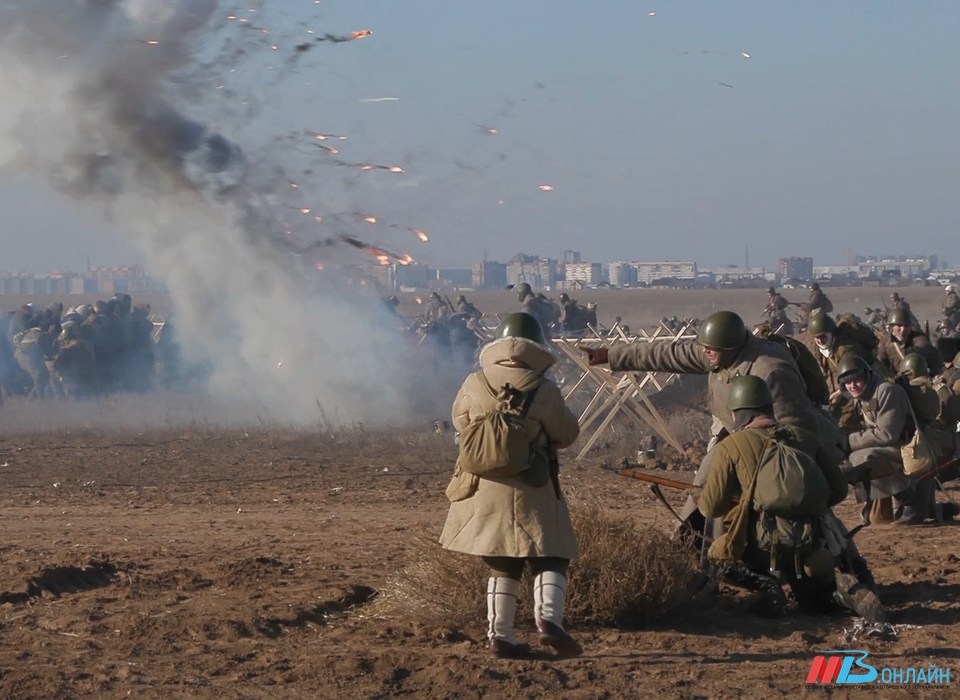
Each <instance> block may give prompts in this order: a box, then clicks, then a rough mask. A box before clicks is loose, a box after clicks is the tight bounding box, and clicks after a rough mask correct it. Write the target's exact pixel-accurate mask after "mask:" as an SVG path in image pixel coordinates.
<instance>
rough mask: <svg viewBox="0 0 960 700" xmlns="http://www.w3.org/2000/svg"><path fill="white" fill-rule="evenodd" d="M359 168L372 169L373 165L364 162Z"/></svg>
mask: <svg viewBox="0 0 960 700" xmlns="http://www.w3.org/2000/svg"><path fill="white" fill-rule="evenodd" d="M360 169H361V170H373V166H372V165H370V164H369V163H364V164H363V165H361V166H360Z"/></svg>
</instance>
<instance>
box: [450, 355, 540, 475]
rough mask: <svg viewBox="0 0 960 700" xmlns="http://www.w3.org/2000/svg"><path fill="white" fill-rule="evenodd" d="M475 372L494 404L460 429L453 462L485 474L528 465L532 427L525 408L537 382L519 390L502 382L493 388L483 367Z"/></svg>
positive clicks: (519, 469)
mask: <svg viewBox="0 0 960 700" xmlns="http://www.w3.org/2000/svg"><path fill="white" fill-rule="evenodd" d="M477 374H478V375H479V377H480V381H482V382H483V384H484V385H485V386H486V388H487V391H489V392H490V395H491V396H493V397H494V398H496V400H497V405H496V407H495V408H493V409H492V410H490V411H488V412H487V413H484V414H483V415H480V416H477V417H476V418H474V419H473V420H471V421H470V422H469V423H468V424H467V426H466V427H465V428H464V429H463V430H462V431H460V437H459V445H460V455H459V458H458V460H457V464H458V465H459V466H460V468H461V469H463V471H465V472H469V473H470V474H474V475H476V476H481V477H485V478H502V477H509V476H516V475H518V474H520V473H521V472H523V471H525V470H526V469H527V468H528V467H529V466H530V449H531V443H532V442H533V440H534V437H535V436H536V428H535V427H534V426H532V425H531V424H530V421H529V420H528V419H527V412H528V411H529V410H530V404H532V403H533V398H534V396H535V395H536V393H537V390H538V389H539V388H540V385H539V384H537V385H536V386H534V387H533V388H532V389H529V390H528V391H526V392H522V391H520V390H518V389H516V388H515V387H513V386H511V385H510V384H505V385H504V386H503V387H502V388H501V389H500V390H499V391H497V390H495V389H494V388H493V386H491V384H490V382H489V381H488V380H487V377H486V375H485V374H484V373H483V371H480V372H478V373H477Z"/></svg>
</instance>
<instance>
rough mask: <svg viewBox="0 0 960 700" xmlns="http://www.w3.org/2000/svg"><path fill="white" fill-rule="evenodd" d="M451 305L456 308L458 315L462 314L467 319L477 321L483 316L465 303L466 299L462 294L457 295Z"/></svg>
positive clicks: (469, 303) (471, 305)
mask: <svg viewBox="0 0 960 700" xmlns="http://www.w3.org/2000/svg"><path fill="white" fill-rule="evenodd" d="M453 305H454V307H456V310H457V313H458V314H463V315H464V316H466V317H467V318H468V319H473V320H474V321H479V320H480V318H481V317H482V316H483V314H481V313H480V310H479V309H478V308H477V307H476V306H474V305H473V303H471V302H469V301H467V298H466V297H465V296H463V294H458V295H457V298H456V299H454V300H453Z"/></svg>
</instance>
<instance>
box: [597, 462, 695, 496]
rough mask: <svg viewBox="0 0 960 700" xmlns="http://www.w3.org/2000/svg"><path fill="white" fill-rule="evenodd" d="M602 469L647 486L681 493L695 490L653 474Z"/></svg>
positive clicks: (635, 470)
mask: <svg viewBox="0 0 960 700" xmlns="http://www.w3.org/2000/svg"><path fill="white" fill-rule="evenodd" d="M604 469H606V470H608V471H612V472H616V473H617V474H618V475H619V476H626V477H629V478H631V479H639V480H640V481H646V482H647V483H649V484H657V485H659V486H666V487H667V488H670V489H680V490H681V491H686V490H687V489H693V488H697V487H696V486H694V485H693V484H690V483H687V482H686V481H677V480H676V479H668V478H666V477H664V476H655V475H653V474H647V473H646V472H642V471H640V470H639V469H627V468H624V469H617V468H616V467H604Z"/></svg>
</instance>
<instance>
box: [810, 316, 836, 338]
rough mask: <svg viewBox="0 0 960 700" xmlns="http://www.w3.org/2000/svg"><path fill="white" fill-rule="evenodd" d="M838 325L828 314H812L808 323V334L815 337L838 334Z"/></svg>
mask: <svg viewBox="0 0 960 700" xmlns="http://www.w3.org/2000/svg"><path fill="white" fill-rule="evenodd" d="M836 332H837V324H836V323H834V321H833V319H832V318H830V317H829V316H828V315H827V314H811V315H810V320H809V321H807V333H809V334H810V335H813V336H817V335H823V334H824V333H836Z"/></svg>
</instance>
